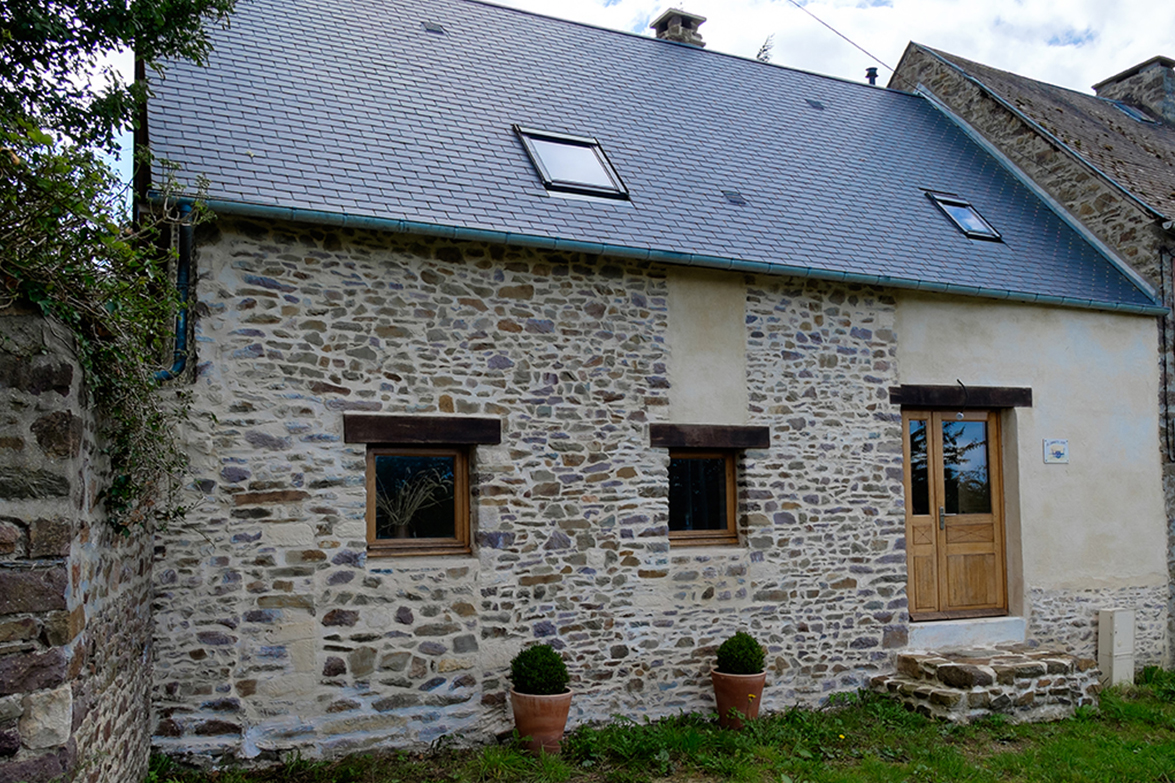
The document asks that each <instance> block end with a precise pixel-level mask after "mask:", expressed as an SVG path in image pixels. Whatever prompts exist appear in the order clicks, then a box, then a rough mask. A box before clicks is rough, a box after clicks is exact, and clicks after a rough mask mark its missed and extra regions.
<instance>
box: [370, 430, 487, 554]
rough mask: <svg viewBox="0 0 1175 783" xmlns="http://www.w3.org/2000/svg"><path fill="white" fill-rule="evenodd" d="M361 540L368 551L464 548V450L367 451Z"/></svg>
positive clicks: (466, 525)
mask: <svg viewBox="0 0 1175 783" xmlns="http://www.w3.org/2000/svg"><path fill="white" fill-rule="evenodd" d="M367 543H368V547H369V549H370V551H371V553H372V554H426V553H428V554H433V553H436V554H440V553H447V552H468V551H469V460H468V458H467V455H466V451H465V450H464V449H457V448H440V449H407V448H385V447H380V446H370V447H368V449H367Z"/></svg>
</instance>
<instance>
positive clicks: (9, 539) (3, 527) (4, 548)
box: [0, 519, 20, 555]
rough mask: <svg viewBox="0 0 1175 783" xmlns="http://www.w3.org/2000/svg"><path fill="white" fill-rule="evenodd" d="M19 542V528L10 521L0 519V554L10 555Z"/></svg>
mask: <svg viewBox="0 0 1175 783" xmlns="http://www.w3.org/2000/svg"><path fill="white" fill-rule="evenodd" d="M19 543H20V528H19V527H17V526H16V525H14V524H12V523H11V522H9V521H7V520H4V519H0V555H10V554H12V553H13V552H15V551H16V547H17V545H18V544H19Z"/></svg>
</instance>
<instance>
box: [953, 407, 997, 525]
mask: <svg viewBox="0 0 1175 783" xmlns="http://www.w3.org/2000/svg"><path fill="white" fill-rule="evenodd" d="M942 468H943V494H944V496H945V497H944V506H945V507H946V512H947V513H948V514H990V513H991V484H990V481H989V480H988V471H987V422H983V421H950V422H948V421H944V422H943V423H942Z"/></svg>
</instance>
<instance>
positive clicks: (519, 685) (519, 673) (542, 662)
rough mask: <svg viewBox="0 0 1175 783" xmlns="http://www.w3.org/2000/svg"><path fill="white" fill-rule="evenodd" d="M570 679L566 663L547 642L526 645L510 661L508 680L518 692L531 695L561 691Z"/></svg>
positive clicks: (544, 694)
mask: <svg viewBox="0 0 1175 783" xmlns="http://www.w3.org/2000/svg"><path fill="white" fill-rule="evenodd" d="M570 681H571V675H569V674H568V673H567V664H565V663H563V658H562V657H560V655H559V653H557V652H555V649H554V648H553V647H551V645H549V644H536V645H534V646H531V647H527V648H526V649H524V650H522V651H520V652H519V653H518V654H517V655H515V656H514V659H513V660H512V661H510V682H511V683H513V684H514V690H516V691H518V692H519V693H527V694H530V695H532V696H550V695H552V694H556V693H563V692H564V691H566V690H567V683H569V682H570Z"/></svg>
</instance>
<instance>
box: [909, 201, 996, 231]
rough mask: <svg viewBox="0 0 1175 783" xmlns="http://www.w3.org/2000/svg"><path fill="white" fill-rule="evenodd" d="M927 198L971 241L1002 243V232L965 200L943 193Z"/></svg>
mask: <svg viewBox="0 0 1175 783" xmlns="http://www.w3.org/2000/svg"><path fill="white" fill-rule="evenodd" d="M926 196H927V197H928V198H929V199H930V200H931V201H933V202H934V203H935V206H937V207H938V208H939V209H941V210H942V212H943V214H944V215H946V216H947V217H949V218H950V219H951V222H952V223H954V224H955V225H956V226H957V227H958V229H959V230H960V231H962V232H963V234H964V235H965V236H968V237H970V238H971V239H988V240H992V241H996V242H998V241H1000V232H998V231H996V230H995V229H994V228H992V226H991V224H990V223H988V222H987V221H986V220H984V219H983V217H982V216H981V215H980V214H979V212H977V211H976V210H975V207H973V206H971V204H970V203H969V202H968V201H966V200H965V199H961V198H958V197H956V196H947V195H944V194H942V193H927V194H926Z"/></svg>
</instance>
